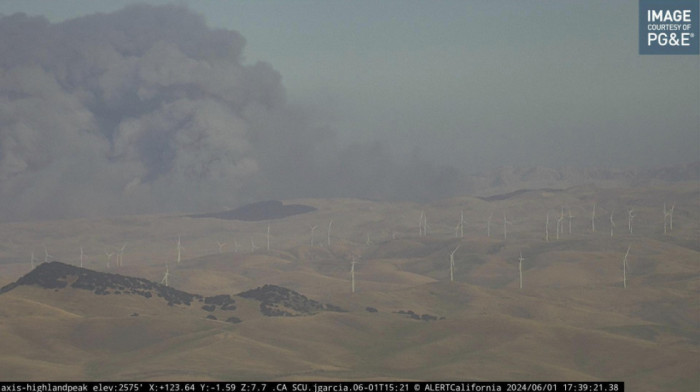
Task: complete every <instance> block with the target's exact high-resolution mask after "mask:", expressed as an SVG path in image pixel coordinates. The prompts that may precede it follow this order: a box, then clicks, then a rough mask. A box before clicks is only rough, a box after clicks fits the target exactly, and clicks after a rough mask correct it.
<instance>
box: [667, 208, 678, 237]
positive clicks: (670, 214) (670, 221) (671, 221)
mask: <svg viewBox="0 0 700 392" xmlns="http://www.w3.org/2000/svg"><path fill="white" fill-rule="evenodd" d="M674 208H676V205H675V204H671V210H670V211H669V220H668V224H669V229H671V231H673V209H674Z"/></svg>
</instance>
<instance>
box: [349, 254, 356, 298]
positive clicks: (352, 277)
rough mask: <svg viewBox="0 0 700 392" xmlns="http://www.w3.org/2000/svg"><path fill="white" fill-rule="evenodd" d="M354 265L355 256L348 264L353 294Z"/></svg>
mask: <svg viewBox="0 0 700 392" xmlns="http://www.w3.org/2000/svg"><path fill="white" fill-rule="evenodd" d="M355 264H357V261H355V255H353V256H352V262H351V263H350V287H351V289H352V292H353V293H354V292H355Z"/></svg>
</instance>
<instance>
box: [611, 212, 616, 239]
mask: <svg viewBox="0 0 700 392" xmlns="http://www.w3.org/2000/svg"><path fill="white" fill-rule="evenodd" d="M613 214H615V209H614V208H613V209H612V211H610V238H612V237H613V230H614V229H615V221H613Z"/></svg>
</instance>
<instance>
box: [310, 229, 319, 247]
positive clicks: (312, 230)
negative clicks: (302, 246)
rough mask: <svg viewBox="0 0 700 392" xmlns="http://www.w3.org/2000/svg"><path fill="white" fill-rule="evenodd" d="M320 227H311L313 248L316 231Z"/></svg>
mask: <svg viewBox="0 0 700 392" xmlns="http://www.w3.org/2000/svg"><path fill="white" fill-rule="evenodd" d="M317 227H318V226H311V247H312V248H313V247H314V231H316V228H317Z"/></svg>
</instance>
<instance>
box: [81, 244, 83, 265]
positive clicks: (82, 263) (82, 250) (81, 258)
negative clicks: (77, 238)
mask: <svg viewBox="0 0 700 392" xmlns="http://www.w3.org/2000/svg"><path fill="white" fill-rule="evenodd" d="M80 268H83V247H82V246H81V247H80Z"/></svg>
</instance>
